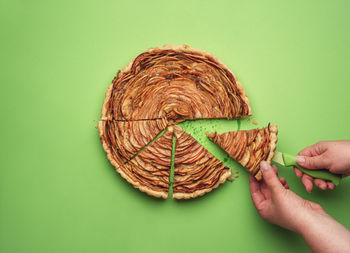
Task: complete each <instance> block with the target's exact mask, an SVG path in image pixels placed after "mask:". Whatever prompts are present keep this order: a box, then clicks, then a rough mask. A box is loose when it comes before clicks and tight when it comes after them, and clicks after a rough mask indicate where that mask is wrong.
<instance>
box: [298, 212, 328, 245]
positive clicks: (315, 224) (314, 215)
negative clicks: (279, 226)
mask: <svg viewBox="0 0 350 253" xmlns="http://www.w3.org/2000/svg"><path fill="white" fill-rule="evenodd" d="M329 220H333V219H332V217H331V216H329V215H328V214H327V213H325V212H324V211H322V212H320V211H315V210H312V211H310V212H307V213H304V214H302V215H301V217H300V219H299V221H298V223H297V224H296V226H295V232H296V233H298V234H300V235H301V236H302V237H303V238H305V237H307V236H308V235H309V234H310V233H311V234H313V233H316V232H317V230H318V229H320V225H322V224H325V223H328V222H329Z"/></svg>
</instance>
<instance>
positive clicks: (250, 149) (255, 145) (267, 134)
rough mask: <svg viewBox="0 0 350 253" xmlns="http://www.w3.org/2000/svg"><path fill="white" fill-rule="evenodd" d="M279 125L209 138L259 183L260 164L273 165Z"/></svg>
mask: <svg viewBox="0 0 350 253" xmlns="http://www.w3.org/2000/svg"><path fill="white" fill-rule="evenodd" d="M277 132H278V129H277V125H276V124H269V125H268V126H267V127H265V128H261V129H251V130H240V131H231V132H227V133H222V134H218V133H217V132H214V133H208V134H207V136H208V137H209V138H210V139H211V140H212V141H213V142H215V143H216V144H217V145H218V146H220V147H221V148H222V149H223V150H225V151H226V152H227V153H228V154H229V155H230V156H231V157H232V158H233V159H235V160H236V161H237V162H239V163H240V164H241V165H242V166H243V167H245V168H246V169H247V170H248V171H249V173H250V174H252V175H253V176H254V177H255V178H256V179H257V180H258V181H260V180H261V179H262V174H261V171H260V162H261V161H267V162H268V163H271V159H272V158H273V155H274V151H275V149H276V143H277Z"/></svg>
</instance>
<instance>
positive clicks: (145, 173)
mask: <svg viewBox="0 0 350 253" xmlns="http://www.w3.org/2000/svg"><path fill="white" fill-rule="evenodd" d="M173 132H174V131H173V127H168V128H167V130H166V131H165V133H164V134H163V135H161V136H160V137H159V138H158V139H156V140H155V141H154V142H152V143H151V144H150V145H149V146H147V147H146V148H145V149H143V150H142V151H141V152H140V153H139V154H138V155H137V156H136V157H134V158H133V159H131V160H130V161H128V162H127V163H126V164H124V165H122V166H120V167H119V168H117V172H119V173H120V174H121V175H122V177H124V178H125V179H126V180H127V181H128V182H129V183H130V184H132V185H133V186H134V187H135V188H138V189H140V191H143V192H146V193H147V194H149V195H152V196H154V197H162V198H167V197H168V190H169V176H170V167H171V152H172V143H173Z"/></svg>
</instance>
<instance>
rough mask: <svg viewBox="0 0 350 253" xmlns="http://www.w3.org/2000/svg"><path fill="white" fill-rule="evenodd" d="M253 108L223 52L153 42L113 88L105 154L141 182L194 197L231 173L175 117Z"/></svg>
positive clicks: (159, 191) (235, 113) (153, 189)
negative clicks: (221, 55)
mask: <svg viewBox="0 0 350 253" xmlns="http://www.w3.org/2000/svg"><path fill="white" fill-rule="evenodd" d="M248 115H251V107H250V104H249V100H248V97H247V95H246V94H245V91H244V89H243V88H242V86H241V84H240V83H239V82H237V80H236V78H235V76H234V74H233V73H232V72H231V71H230V70H229V69H228V68H227V67H226V65H225V64H223V63H222V62H221V61H220V60H219V59H218V58H216V57H215V56H213V55H211V54H209V53H208V52H205V51H202V50H198V49H194V48H191V47H189V46H186V45H181V46H163V47H157V48H153V49H149V50H147V51H146V52H144V53H142V54H140V55H139V56H137V57H136V58H135V59H134V60H133V61H132V62H131V63H129V64H128V65H127V66H126V67H124V68H123V69H122V71H119V72H118V74H117V76H116V77H115V78H114V80H113V81H112V84H111V85H110V86H109V87H108V90H107V92H106V97H105V100H104V103H103V107H102V115H101V119H100V121H99V124H98V130H99V135H100V139H101V142H102V145H103V148H104V150H105V151H106V153H107V157H108V159H109V160H110V162H111V164H112V165H113V166H114V167H115V168H116V170H117V172H119V173H120V174H121V175H122V177H124V178H125V179H126V180H127V181H128V182H129V183H131V184H132V185H133V186H134V187H135V188H138V189H139V190H141V191H143V192H146V193H148V194H150V195H152V196H155V197H163V198H167V197H168V192H169V190H170V191H171V192H172V197H174V198H178V199H181V198H194V197H197V196H200V195H203V194H205V193H207V192H210V191H211V190H212V189H214V188H216V187H218V185H219V184H220V183H223V182H225V181H226V179H227V178H228V177H230V175H231V171H230V169H229V168H227V167H225V166H224V165H223V164H222V162H221V161H219V160H218V159H217V158H215V157H214V156H213V155H211V154H210V153H209V152H208V151H207V150H206V149H205V148H204V147H203V146H201V145H200V144H199V143H198V142H197V141H196V140H195V139H194V138H193V137H191V136H190V135H188V134H187V133H185V132H184V131H183V130H182V129H181V128H180V127H179V126H177V125H176V124H177V123H179V122H182V121H184V120H195V119H217V118H226V119H237V118H243V117H246V116H248Z"/></svg>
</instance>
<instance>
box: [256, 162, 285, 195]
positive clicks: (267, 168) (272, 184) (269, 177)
mask: <svg viewBox="0 0 350 253" xmlns="http://www.w3.org/2000/svg"><path fill="white" fill-rule="evenodd" d="M260 169H261V171H262V174H263V178H264V181H265V184H266V185H267V187H268V188H269V190H270V191H271V192H272V193H273V192H278V191H280V190H281V189H282V188H283V186H282V184H281V182H280V180H279V179H278V177H277V174H276V173H275V171H274V170H273V168H272V167H271V165H270V164H268V163H267V162H265V161H262V162H261V163H260ZM283 189H284V188H283Z"/></svg>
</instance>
